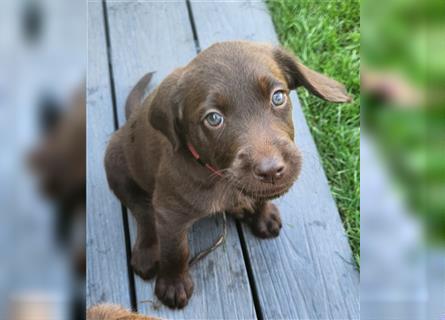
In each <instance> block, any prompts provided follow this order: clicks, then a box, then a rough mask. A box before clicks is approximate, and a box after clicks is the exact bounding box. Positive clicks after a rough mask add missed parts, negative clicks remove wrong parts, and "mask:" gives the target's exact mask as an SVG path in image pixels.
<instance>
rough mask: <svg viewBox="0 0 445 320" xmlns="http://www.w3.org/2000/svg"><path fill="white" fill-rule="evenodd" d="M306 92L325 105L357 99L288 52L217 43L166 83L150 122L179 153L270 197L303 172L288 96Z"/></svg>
mask: <svg viewBox="0 0 445 320" xmlns="http://www.w3.org/2000/svg"><path fill="white" fill-rule="evenodd" d="M299 86H304V87H305V88H306V89H307V90H309V91H310V92H311V93H313V94H314V95H316V96H318V97H320V98H322V99H324V100H328V101H332V102H347V101H350V98H349V96H348V95H347V94H346V91H345V88H344V86H343V85H341V84H340V83H338V82H336V81H335V80H332V79H330V78H328V77H326V76H324V75H322V74H319V73H317V72H315V71H313V70H311V69H309V68H307V67H306V66H304V65H303V64H301V63H300V62H299V61H298V60H297V59H296V58H295V57H293V56H292V55H291V54H289V53H288V52H286V51H284V50H283V49H281V48H277V47H272V46H269V45H265V44H257V43H251V42H223V43H218V44H215V45H213V46H211V47H210V48H208V49H207V50H205V51H203V52H202V53H201V54H199V55H198V56H197V57H196V58H195V59H194V60H193V61H192V62H190V63H189V64H188V65H187V66H186V67H185V68H183V69H178V70H176V71H175V72H174V73H172V74H171V75H170V76H169V77H168V78H166V80H164V81H163V83H162V84H161V85H160V86H159V88H158V89H157V92H156V93H155V95H154V98H153V100H152V105H151V109H150V122H151V124H152V125H153V126H154V127H155V128H156V129H158V130H159V131H161V132H162V133H163V134H164V135H165V136H166V137H167V138H168V139H169V141H170V142H171V144H172V146H173V148H174V149H175V150H180V149H184V150H185V149H186V148H185V146H186V144H187V143H190V144H192V145H193V146H194V147H195V148H196V150H197V151H198V153H199V154H200V156H201V158H202V159H203V160H204V161H205V162H207V163H210V164H211V165H212V166H214V167H216V168H218V169H220V170H221V172H222V173H223V175H224V176H225V177H227V179H228V181H230V182H231V183H233V184H234V186H235V187H236V188H238V189H239V190H240V191H241V192H243V193H244V194H246V195H248V196H251V197H255V198H262V199H271V198H274V197H278V196H280V195H282V194H283V193H285V192H286V191H287V190H288V189H289V188H290V187H291V185H292V183H293V182H294V181H295V179H296V178H297V177H298V174H299V172H300V167H301V155H300V152H299V151H298V149H297V147H296V145H295V144H294V127H293V123H292V104H291V101H290V98H289V92H290V91H291V90H293V89H295V88H297V87H299Z"/></svg>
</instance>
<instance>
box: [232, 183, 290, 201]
mask: <svg viewBox="0 0 445 320" xmlns="http://www.w3.org/2000/svg"><path fill="white" fill-rule="evenodd" d="M291 187H292V184H290V185H281V186H273V187H271V188H268V189H257V190H255V189H253V188H252V189H250V188H243V187H242V186H238V185H237V186H236V188H237V189H238V190H239V191H240V192H241V193H242V194H244V195H245V196H248V197H250V198H255V199H261V200H272V199H275V198H279V197H281V196H282V195H284V194H285V193H286V192H287V191H289V189H290V188H291Z"/></svg>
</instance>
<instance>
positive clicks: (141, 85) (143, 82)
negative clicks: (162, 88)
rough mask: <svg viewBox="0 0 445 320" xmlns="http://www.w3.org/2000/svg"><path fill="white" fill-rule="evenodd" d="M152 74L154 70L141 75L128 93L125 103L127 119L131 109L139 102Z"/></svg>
mask: <svg viewBox="0 0 445 320" xmlns="http://www.w3.org/2000/svg"><path fill="white" fill-rule="evenodd" d="M153 74H154V72H150V73H147V74H146V75H145V76H143V77H142V78H141V79H140V80H139V81H138V83H137V84H136V85H135V86H134V88H133V89H132V90H131V92H130V94H129V95H128V98H127V102H126V103H125V117H126V118H127V119H128V118H129V117H130V114H131V113H132V112H133V110H134V109H135V108H136V107H137V106H139V104H140V103H141V99H142V97H143V96H144V92H145V89H146V88H147V86H148V84H149V82H150V80H151V78H152V77H153Z"/></svg>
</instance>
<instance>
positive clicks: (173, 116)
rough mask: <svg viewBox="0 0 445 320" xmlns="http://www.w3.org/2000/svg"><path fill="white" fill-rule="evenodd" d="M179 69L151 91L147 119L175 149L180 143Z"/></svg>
mask: <svg viewBox="0 0 445 320" xmlns="http://www.w3.org/2000/svg"><path fill="white" fill-rule="evenodd" d="M180 75H181V72H179V70H176V71H175V72H173V73H172V74H170V75H169V76H168V77H167V78H166V79H165V80H164V81H162V83H161V84H160V85H159V87H158V88H157V89H156V91H155V92H153V98H152V99H151V101H150V110H149V112H148V120H149V121H150V124H151V125H152V126H153V128H155V129H156V130H158V131H160V132H161V133H162V134H163V135H164V136H165V137H166V138H167V139H168V140H169V141H170V143H171V145H172V147H173V150H175V151H177V150H178V148H179V145H180V141H181V140H180V136H179V134H180V128H179V114H180V108H181V105H180V99H179V97H178V80H179V77H180Z"/></svg>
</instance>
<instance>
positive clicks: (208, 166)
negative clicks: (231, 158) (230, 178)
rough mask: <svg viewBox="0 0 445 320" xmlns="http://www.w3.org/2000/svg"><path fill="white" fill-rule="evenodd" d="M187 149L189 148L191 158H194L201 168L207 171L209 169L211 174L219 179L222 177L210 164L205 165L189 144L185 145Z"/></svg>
mask: <svg viewBox="0 0 445 320" xmlns="http://www.w3.org/2000/svg"><path fill="white" fill-rule="evenodd" d="M187 147H188V148H189V151H190V153H191V154H192V156H193V158H195V160H196V161H198V163H199V164H200V165H202V166H203V167H206V168H207V169H209V170H210V171H211V172H212V173H214V174H216V175H217V176H220V177H222V176H223V175H222V173H221V172H219V171H218V170H217V169H215V168H214V167H212V166H211V165H210V164H208V163H205V162H204V161H202V160H201V157H200V156H199V153H198V152H197V151H196V149H195V147H194V146H193V145H192V144H191V143H187Z"/></svg>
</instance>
